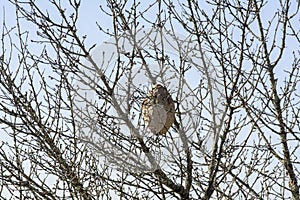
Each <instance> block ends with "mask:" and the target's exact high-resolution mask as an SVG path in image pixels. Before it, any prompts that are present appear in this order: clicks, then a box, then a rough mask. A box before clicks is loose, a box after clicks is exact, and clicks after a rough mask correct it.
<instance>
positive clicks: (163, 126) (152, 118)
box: [142, 84, 175, 135]
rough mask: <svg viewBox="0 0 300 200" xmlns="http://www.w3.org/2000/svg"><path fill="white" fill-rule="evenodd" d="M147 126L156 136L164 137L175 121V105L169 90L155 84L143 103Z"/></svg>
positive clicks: (143, 113)
mask: <svg viewBox="0 0 300 200" xmlns="http://www.w3.org/2000/svg"><path fill="white" fill-rule="evenodd" d="M142 115H143V119H144V121H145V124H146V126H148V128H149V129H150V130H151V132H153V133H155V134H161V135H164V134H166V133H167V131H168V130H169V128H170V127H171V126H172V124H173V123H174V120H175V105H174V101H173V99H172V97H171V95H170V93H169V92H168V90H167V89H166V88H165V87H164V86H162V85H160V84H155V85H154V86H153V88H152V89H151V90H150V91H149V92H148V94H147V96H146V98H145V99H144V101H143V103H142Z"/></svg>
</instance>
